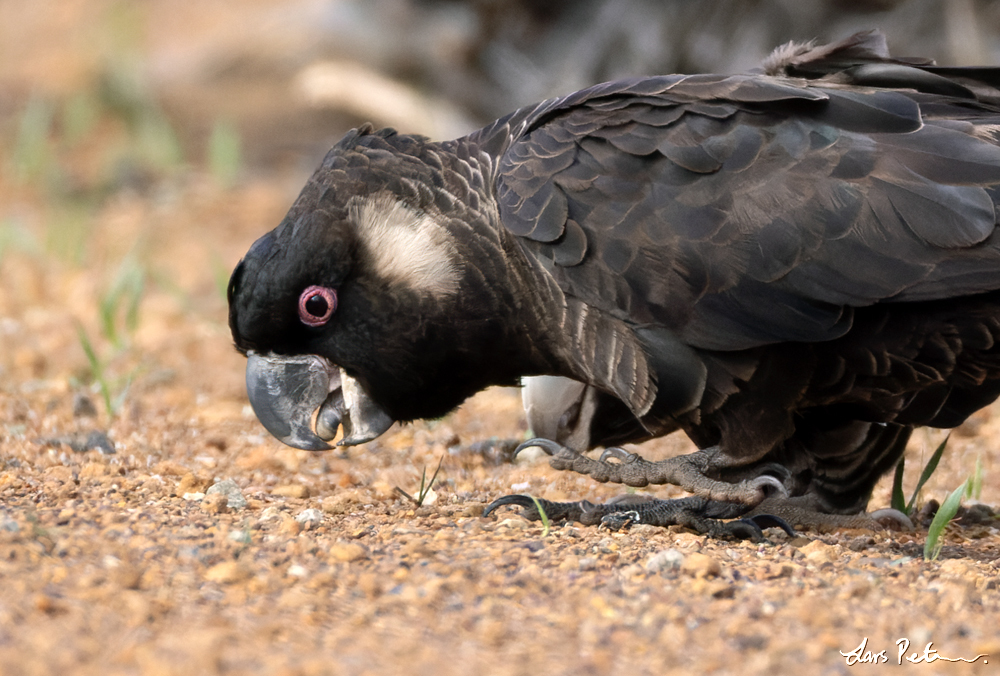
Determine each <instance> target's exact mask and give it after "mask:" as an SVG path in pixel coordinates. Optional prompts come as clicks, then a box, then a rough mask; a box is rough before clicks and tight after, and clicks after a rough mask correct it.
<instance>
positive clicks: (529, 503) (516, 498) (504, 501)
mask: <svg viewBox="0 0 1000 676" xmlns="http://www.w3.org/2000/svg"><path fill="white" fill-rule="evenodd" d="M504 505H517V506H518V507H524V508H525V509H535V501H534V500H532V499H531V497H530V496H527V495H505V496H503V497H502V498H497V499H496V500H494V501H493V502H491V503H490V504H488V505H486V509H484V510H483V516H489V515H490V512H492V511H493V510H495V509H496V508H497V507H503V506H504Z"/></svg>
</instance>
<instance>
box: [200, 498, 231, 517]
mask: <svg viewBox="0 0 1000 676" xmlns="http://www.w3.org/2000/svg"><path fill="white" fill-rule="evenodd" d="M201 508H202V510H204V511H206V512H208V513H209V514H225V513H226V512H228V511H229V505H228V504H227V503H226V496H225V495H223V494H222V493H212V494H211V495H209V494H206V495H205V497H203V498H202V499H201Z"/></svg>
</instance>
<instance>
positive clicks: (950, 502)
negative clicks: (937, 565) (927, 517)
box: [924, 479, 970, 561]
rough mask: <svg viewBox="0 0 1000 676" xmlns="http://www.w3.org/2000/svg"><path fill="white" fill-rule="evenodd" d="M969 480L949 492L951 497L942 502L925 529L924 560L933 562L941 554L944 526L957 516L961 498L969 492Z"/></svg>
mask: <svg viewBox="0 0 1000 676" xmlns="http://www.w3.org/2000/svg"><path fill="white" fill-rule="evenodd" d="M969 487H970V486H969V479H966V480H965V481H963V482H962V485H961V486H959V487H958V488H956V489H955V490H953V491H952V492H951V495H949V496H948V498H947V499H946V500H945V501H944V504H942V505H941V507H940V508H939V509H938V511H937V514H935V515H934V520H933V521H931V525H930V528H928V529H927V542H925V543H924V558H925V559H926V560H928V561H933V560H934V559H936V558H937V557H938V555H939V554H940V553H941V547H942V546H943V544H942V542H941V535H942V534H943V533H944V529H945V526H947V525H948V523H949V522H950V521H951V520H952V519H954V518H955V515H956V514H958V508H959V507H960V506H961V504H962V497H963V496H964V495H965V494H966V492H968V490H969Z"/></svg>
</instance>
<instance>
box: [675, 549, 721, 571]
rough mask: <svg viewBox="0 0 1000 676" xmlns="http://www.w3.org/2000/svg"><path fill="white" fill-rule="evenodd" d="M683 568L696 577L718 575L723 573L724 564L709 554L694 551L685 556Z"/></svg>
mask: <svg viewBox="0 0 1000 676" xmlns="http://www.w3.org/2000/svg"><path fill="white" fill-rule="evenodd" d="M681 570H682V571H684V572H685V573H688V574H690V575H693V576H694V577H717V576H719V575H721V574H722V564H721V563H719V562H718V561H717V560H716V559H714V558H712V557H711V556H709V555H708V554H701V553H700V552H694V553H692V554H688V555H687V556H686V557H685V558H684V562H683V563H682V564H681Z"/></svg>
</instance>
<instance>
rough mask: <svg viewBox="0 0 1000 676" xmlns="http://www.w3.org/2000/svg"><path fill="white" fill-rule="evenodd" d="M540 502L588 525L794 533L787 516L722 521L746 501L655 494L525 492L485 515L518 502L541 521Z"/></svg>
mask: <svg viewBox="0 0 1000 676" xmlns="http://www.w3.org/2000/svg"><path fill="white" fill-rule="evenodd" d="M535 500H538V505H541V508H542V510H544V512H545V515H546V517H547V518H548V519H549V520H550V521H576V522H579V523H582V524H584V525H588V526H592V525H600V526H601V527H605V528H610V529H611V530H620V529H623V528H628V527H629V526H631V525H632V524H635V523H646V524H649V525H652V526H674V525H678V526H684V527H685V528H690V529H691V530H693V531H695V532H696V533H699V534H702V535H708V536H710V537H713V538H720V539H724V540H751V541H753V542H766V541H767V538H766V537H764V532H763V530H762V529H763V528H770V527H772V526H773V527H778V528H781V529H782V530H784V531H785V532H786V533H788V534H789V535H795V531H794V530H793V529H792V527H791V526H789V525H788V524H787V523H786V522H785V521H784V520H783V519H781V518H779V517H776V516H771V515H767V514H757V515H754V516H753V517H749V518H743V519H737V520H735V521H720V520H719V519H720V518H733V517H737V516H739V515H740V514H742V513H743V512H745V511H746V510H747V507H746V506H745V505H738V504H734V503H720V502H713V501H711V500H706V499H705V498H700V497H690V498H681V499H678V500H660V499H658V498H654V497H652V496H636V495H626V496H621V497H620V498H614V499H612V500H609V501H608V502H606V503H603V504H594V503H592V502H590V501H589V500H580V501H577V502H551V501H549V500H544V499H539V498H531V497H530V496H527V495H506V496H504V497H502V498H499V499H497V500H494V501H493V502H492V503H490V505H489V506H487V507H486V509H485V510H483V516H488V515H489V514H490V512H492V511H493V510H495V509H497V508H498V507H501V506H503V505H518V506H519V507H522V508H523V511H522V512H521V515H522V516H524V517H525V518H526V519H530V520H532V521H537V520H539V519H541V515H540V514H539V512H538V507H537V505H536V503H535Z"/></svg>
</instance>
